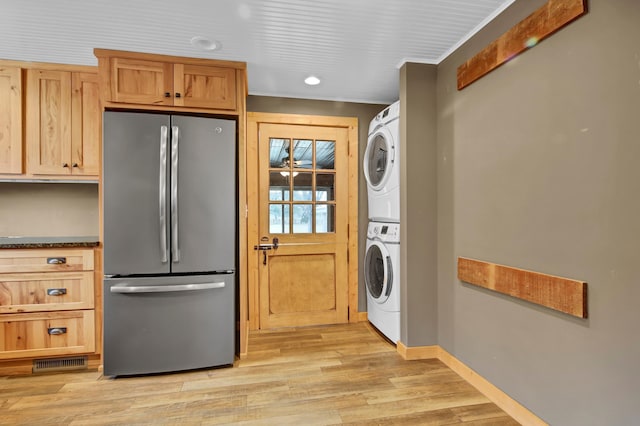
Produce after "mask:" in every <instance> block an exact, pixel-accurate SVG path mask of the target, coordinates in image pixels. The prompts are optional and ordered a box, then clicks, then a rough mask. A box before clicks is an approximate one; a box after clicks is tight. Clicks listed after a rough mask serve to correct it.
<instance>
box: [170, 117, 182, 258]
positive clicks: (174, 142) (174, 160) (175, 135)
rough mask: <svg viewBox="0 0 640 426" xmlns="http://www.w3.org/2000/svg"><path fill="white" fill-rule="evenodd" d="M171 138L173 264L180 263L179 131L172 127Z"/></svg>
mask: <svg viewBox="0 0 640 426" xmlns="http://www.w3.org/2000/svg"><path fill="white" fill-rule="evenodd" d="M171 130H172V137H171V258H172V260H173V262H174V263H178V262H180V248H179V246H178V142H179V137H180V129H179V128H178V126H172V127H171Z"/></svg>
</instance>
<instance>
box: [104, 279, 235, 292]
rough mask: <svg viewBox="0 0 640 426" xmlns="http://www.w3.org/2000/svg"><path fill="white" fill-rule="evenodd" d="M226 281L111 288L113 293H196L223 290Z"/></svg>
mask: <svg viewBox="0 0 640 426" xmlns="http://www.w3.org/2000/svg"><path fill="white" fill-rule="evenodd" d="M224 286H225V283H224V281H222V282H217V283H201V284H180V285H140V286H134V285H129V283H120V284H116V285H113V286H111V288H110V289H109V291H110V292H111V293H167V292H170V291H194V290H211V289H214V288H223V287H224Z"/></svg>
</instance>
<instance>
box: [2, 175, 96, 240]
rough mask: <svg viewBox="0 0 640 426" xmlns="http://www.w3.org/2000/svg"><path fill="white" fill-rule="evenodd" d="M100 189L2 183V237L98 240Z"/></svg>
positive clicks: (63, 185) (74, 185) (76, 186)
mask: <svg viewBox="0 0 640 426" xmlns="http://www.w3.org/2000/svg"><path fill="white" fill-rule="evenodd" d="M98 220H99V219H98V185H97V184H83V183H80V184H78V183H0V236H2V237H4V236H12V235H13V236H25V237H76V236H78V237H84V236H96V237H97V236H98V231H99V229H98V228H99V227H98Z"/></svg>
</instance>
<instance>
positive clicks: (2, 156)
mask: <svg viewBox="0 0 640 426" xmlns="http://www.w3.org/2000/svg"><path fill="white" fill-rule="evenodd" d="M0 99H2V102H0V174H2V173H7V174H20V173H22V74H21V69H20V68H19V67H6V66H2V65H0Z"/></svg>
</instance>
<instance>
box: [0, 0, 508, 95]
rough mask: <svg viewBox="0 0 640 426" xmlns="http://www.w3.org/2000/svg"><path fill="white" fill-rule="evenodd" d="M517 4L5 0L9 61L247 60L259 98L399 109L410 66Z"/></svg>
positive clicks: (0, 54) (2, 30)
mask: <svg viewBox="0 0 640 426" xmlns="http://www.w3.org/2000/svg"><path fill="white" fill-rule="evenodd" d="M513 1H514V0H386V1H385V0H105V1H102V0H0V58H3V59H15V60H24V61H38V62H56V63H67V64H84V65H96V64H97V61H96V59H95V57H94V56H93V48H95V47H99V48H104V49H117V50H132V51H138V52H149V53H162V54H168V55H179V56H191V57H203V58H212V59H226V60H233V61H244V62H247V69H248V76H249V93H250V94H254V95H269V96H283V97H295V98H308V99H327V100H339V101H355V102H368V103H391V102H393V101H395V100H397V99H398V76H399V71H398V70H399V67H400V66H401V65H402V64H403V63H404V62H406V61H410V62H420V63H430V64H437V63H439V62H440V61H441V60H443V59H444V58H445V57H446V56H447V55H448V54H449V53H450V52H452V51H453V50H454V49H455V48H456V47H457V46H459V45H460V44H461V43H462V42H463V41H465V40H466V39H467V38H468V37H470V36H471V35H472V34H474V33H475V32H476V31H478V30H479V29H480V28H482V26H484V25H486V23H488V22H489V21H490V20H491V19H493V18H494V17H495V16H496V15H497V14H498V13H499V12H501V11H502V10H503V9H504V8H506V7H507V6H508V5H510V4H511V3H513ZM194 36H202V37H206V38H209V39H211V40H217V41H219V42H221V43H222V49H220V50H217V51H203V50H198V49H197V48H195V47H194V46H192V45H191V43H190V40H191V38H193V37H194ZM311 74H313V75H316V76H318V77H320V78H321V80H322V82H321V83H320V84H319V85H318V86H314V87H310V86H306V85H305V84H304V83H303V79H304V78H305V77H307V76H308V75H311Z"/></svg>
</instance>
